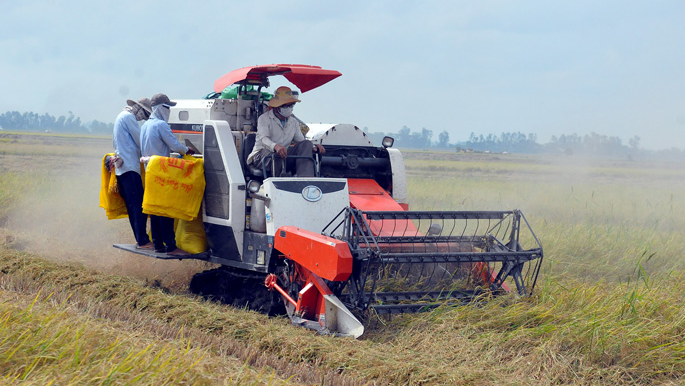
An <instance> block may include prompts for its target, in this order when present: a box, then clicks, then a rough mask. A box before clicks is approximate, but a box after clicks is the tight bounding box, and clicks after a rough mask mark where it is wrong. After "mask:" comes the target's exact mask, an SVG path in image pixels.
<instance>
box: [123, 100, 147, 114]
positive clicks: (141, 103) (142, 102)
mask: <svg viewBox="0 0 685 386" xmlns="http://www.w3.org/2000/svg"><path fill="white" fill-rule="evenodd" d="M126 104H127V105H129V106H131V107H133V106H135V105H138V106H140V107H142V108H143V109H144V110H145V111H147V112H148V113H150V114H152V102H150V99H148V98H142V99H140V100H139V101H138V102H136V101H132V100H130V99H128V100H126Z"/></svg>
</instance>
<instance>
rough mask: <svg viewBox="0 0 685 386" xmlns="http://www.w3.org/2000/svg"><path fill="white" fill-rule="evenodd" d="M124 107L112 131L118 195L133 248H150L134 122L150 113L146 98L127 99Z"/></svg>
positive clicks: (149, 105)
mask: <svg viewBox="0 0 685 386" xmlns="http://www.w3.org/2000/svg"><path fill="white" fill-rule="evenodd" d="M126 104H127V106H126V107H124V110H123V111H122V112H120V113H119V115H117V118H116V120H115V121H114V132H113V133H112V145H113V146H114V154H115V156H114V157H112V159H111V160H112V161H114V165H115V173H116V176H117V177H116V178H117V185H118V186H119V195H121V198H123V199H124V203H126V211H127V212H128V221H129V222H130V223H131V229H132V230H133V236H134V237H135V238H136V248H140V249H152V243H150V238H149V237H148V235H147V231H146V228H147V215H146V214H143V180H142V179H141V177H140V154H141V153H140V126H138V122H137V121H145V120H147V119H148V118H149V117H150V114H151V113H152V105H151V102H150V100H149V99H148V98H142V99H140V100H139V101H137V102H136V101H132V100H130V99H129V100H127V101H126Z"/></svg>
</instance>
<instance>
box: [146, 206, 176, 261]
mask: <svg viewBox="0 0 685 386" xmlns="http://www.w3.org/2000/svg"><path fill="white" fill-rule="evenodd" d="M150 228H152V229H151V230H152V244H153V245H154V246H155V252H173V251H174V250H175V249H176V234H175V233H174V219H173V218H169V217H162V216H155V215H152V214H151V215H150ZM165 246H166V247H165Z"/></svg>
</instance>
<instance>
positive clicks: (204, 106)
mask: <svg viewBox="0 0 685 386" xmlns="http://www.w3.org/2000/svg"><path fill="white" fill-rule="evenodd" d="M275 75H282V76H284V77H285V78H286V79H288V80H289V81H290V82H291V83H293V84H294V85H295V86H296V87H297V88H299V90H300V91H301V92H302V93H305V92H307V91H309V90H311V89H314V88H316V87H319V86H321V85H323V84H325V83H327V82H329V81H331V80H333V79H335V78H337V77H338V76H340V75H341V74H340V73H339V72H337V71H333V70H326V69H322V68H321V67H316V66H307V65H284V64H274V65H265V66H252V67H245V68H242V69H239V70H235V71H232V72H230V73H228V74H226V75H224V76H223V77H221V78H219V79H218V80H217V81H216V82H215V84H214V91H215V93H214V94H213V95H210V98H209V99H203V100H178V101H177V105H176V106H175V107H173V108H172V110H171V116H170V119H169V123H170V126H171V128H172V131H173V132H174V134H175V135H176V136H177V137H178V138H179V140H181V141H182V142H184V141H185V142H186V143H187V144H190V145H192V146H194V147H195V148H197V149H198V150H200V153H201V154H198V157H201V158H203V164H204V177H205V182H206V187H205V191H204V199H203V201H202V206H201V209H200V213H199V215H198V216H199V218H200V219H201V220H202V224H203V229H204V232H205V235H206V241H207V245H208V249H207V250H206V251H204V252H201V253H198V254H194V255H190V256H185V257H182V258H192V259H201V260H205V261H208V262H212V263H217V264H220V265H221V268H219V269H214V270H211V271H207V272H204V273H201V274H198V275H196V276H195V277H194V278H193V280H192V282H191V285H190V287H191V291H193V292H196V293H200V294H203V295H205V296H208V297H213V298H216V299H220V300H222V301H224V302H226V303H230V304H234V305H238V306H244V305H248V306H249V307H251V308H253V309H257V310H260V311H264V312H267V313H278V312H281V311H282V310H283V309H285V310H286V312H287V313H288V315H289V316H290V318H291V320H292V322H293V323H295V324H297V325H301V326H304V327H307V328H312V329H315V330H317V331H320V332H322V333H332V334H338V335H343V336H353V337H359V336H360V335H361V334H362V333H363V331H364V325H363V323H362V322H361V320H364V318H366V317H367V316H368V315H369V314H370V313H376V314H392V313H405V312H419V311H425V310H430V309H432V308H434V307H437V306H440V305H445V304H460V303H464V302H468V301H471V300H473V299H474V298H477V297H481V296H483V295H485V294H498V293H502V292H509V291H515V292H516V293H517V294H519V295H522V296H525V295H529V294H531V293H532V291H533V288H534V286H535V282H536V280H537V275H538V272H539V269H540V264H541V261H542V256H543V254H542V246H541V245H540V242H539V241H538V239H537V237H536V236H535V234H534V233H533V231H532V229H531V228H530V226H529V225H528V223H527V221H526V219H525V217H524V216H523V214H522V213H521V212H520V211H518V210H510V211H480V212H478V211H460V212H456V211H409V210H408V209H409V208H408V203H407V189H406V174H405V167H404V161H403V157H402V154H401V152H400V151H399V150H397V149H394V148H392V139H391V138H386V139H385V140H384V141H383V143H382V144H381V146H378V145H375V144H373V143H372V141H371V140H370V139H369V137H368V136H367V135H366V133H364V132H363V131H362V130H360V129H359V128H358V127H357V126H355V125H352V124H331V125H323V124H310V125H307V127H306V130H308V131H307V134H306V136H307V138H308V139H309V140H311V141H312V142H313V143H315V144H321V145H323V146H324V147H325V148H326V153H325V154H324V155H322V156H318V155H317V156H316V157H315V158H314V159H312V162H313V163H314V164H315V172H316V176H315V177H297V176H295V177H293V176H274V175H273V173H272V172H271V171H270V170H269V168H268V167H267V163H266V162H265V163H264V164H263V165H262V167H261V168H256V167H251V166H250V165H248V163H247V156H248V155H249V154H250V152H251V151H252V147H253V146H254V142H255V136H256V130H257V118H258V116H259V115H260V114H262V113H263V112H266V111H267V102H268V98H269V94H268V93H266V92H265V89H266V88H267V87H268V86H269V81H268V79H269V77H270V76H275ZM229 86H233V88H232V89H230V91H231V92H232V93H233V94H232V95H230V96H228V97H227V98H225V97H224V95H223V94H225V93H227V92H226V90H227V88H229ZM115 247H117V248H121V249H125V250H128V251H131V252H134V253H139V254H145V255H148V256H153V257H156V258H175V259H176V258H179V257H176V256H174V257H170V256H167V255H165V254H159V253H154V252H148V251H143V250H139V249H136V248H135V245H124V244H118V245H115Z"/></svg>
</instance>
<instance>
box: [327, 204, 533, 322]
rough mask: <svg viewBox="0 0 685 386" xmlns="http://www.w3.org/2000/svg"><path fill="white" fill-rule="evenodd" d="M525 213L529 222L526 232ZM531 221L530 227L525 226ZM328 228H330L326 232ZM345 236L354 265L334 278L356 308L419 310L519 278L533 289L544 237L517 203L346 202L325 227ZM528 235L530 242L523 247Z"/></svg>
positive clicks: (527, 290)
mask: <svg viewBox="0 0 685 386" xmlns="http://www.w3.org/2000/svg"><path fill="white" fill-rule="evenodd" d="M521 219H523V223H524V224H525V225H526V226H525V227H524V228H523V229H524V233H523V235H522V234H521ZM526 229H527V231H525V230H526ZM327 232H328V233H327ZM323 233H324V234H326V235H330V236H331V237H336V238H339V239H341V240H344V241H347V243H348V244H349V245H350V250H351V251H352V255H353V256H354V258H355V269H354V272H353V273H352V275H351V276H350V278H349V279H348V281H347V282H343V283H341V284H338V285H333V286H331V288H332V290H333V291H334V292H335V293H336V295H337V296H338V297H339V298H340V299H341V300H343V302H346V303H347V304H349V305H350V306H351V307H352V308H356V309H359V310H366V309H368V308H372V309H374V310H375V311H376V312H377V313H401V312H418V311H423V310H427V309H431V308H434V307H437V306H439V305H441V304H445V303H448V304H450V303H462V302H468V301H470V300H472V299H473V298H475V297H478V296H480V295H481V294H484V293H487V292H490V293H495V294H496V293H499V292H508V291H509V285H508V284H507V283H510V284H513V285H515V286H516V291H517V293H518V294H519V295H521V296H528V295H530V294H531V293H532V291H533V288H534V287H535V282H536V280H537V276H538V273H539V270H540V266H541V263H542V256H543V254H542V245H541V244H540V242H539V240H538V239H537V237H536V236H535V234H534V233H533V231H532V229H531V228H530V225H529V224H528V221H527V220H526V218H525V217H524V216H523V214H522V213H521V212H520V211H518V210H513V211H479V212H476V211H461V212H426V211H396V212H380V211H367V212H363V211H360V210H357V209H352V208H347V209H345V210H344V211H342V212H341V213H340V214H339V215H338V216H337V217H336V219H334V220H333V221H331V223H329V225H328V226H327V227H326V228H325V229H324V232H323ZM522 243H523V244H525V245H528V246H530V248H524V247H523V246H522Z"/></svg>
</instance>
